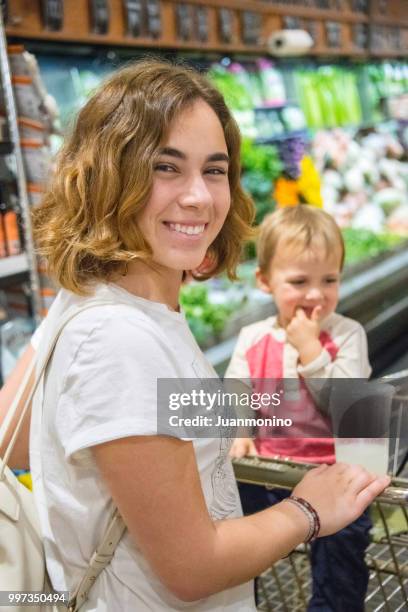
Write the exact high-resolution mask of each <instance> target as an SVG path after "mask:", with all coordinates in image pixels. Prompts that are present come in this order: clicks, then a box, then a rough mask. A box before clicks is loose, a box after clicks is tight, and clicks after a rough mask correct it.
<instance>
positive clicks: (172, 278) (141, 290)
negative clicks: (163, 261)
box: [114, 261, 183, 310]
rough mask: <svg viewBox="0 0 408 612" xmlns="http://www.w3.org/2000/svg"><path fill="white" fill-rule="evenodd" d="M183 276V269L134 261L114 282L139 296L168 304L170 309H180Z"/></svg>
mask: <svg viewBox="0 0 408 612" xmlns="http://www.w3.org/2000/svg"><path fill="white" fill-rule="evenodd" d="M182 276H183V273H182V272H181V271H177V270H169V269H166V270H164V269H163V268H161V267H160V266H156V265H154V264H150V263H148V262H144V261H133V262H131V263H129V264H128V269H127V272H126V274H125V275H123V276H118V277H117V278H115V280H114V282H115V284H116V285H119V287H122V288H123V289H126V291H129V293H133V294H134V295H137V296H138V297H141V298H144V299H145V300H150V301H151V302H159V303H161V304H166V306H168V307H169V308H170V310H178V309H179V291H180V286H181V281H182Z"/></svg>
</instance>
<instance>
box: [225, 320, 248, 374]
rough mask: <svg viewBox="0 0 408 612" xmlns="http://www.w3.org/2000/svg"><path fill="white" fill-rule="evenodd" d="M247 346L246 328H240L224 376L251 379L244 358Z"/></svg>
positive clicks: (246, 361)
mask: <svg viewBox="0 0 408 612" xmlns="http://www.w3.org/2000/svg"><path fill="white" fill-rule="evenodd" d="M247 347H248V341H247V334H246V330H245V329H242V330H241V332H240V334H239V336H238V340H237V343H236V345H235V348H234V352H233V353H232V357H231V360H230V362H229V364H228V367H227V370H226V372H225V378H238V379H239V380H244V381H248V380H250V379H251V373H250V370H249V365H248V360H247V358H246V351H247Z"/></svg>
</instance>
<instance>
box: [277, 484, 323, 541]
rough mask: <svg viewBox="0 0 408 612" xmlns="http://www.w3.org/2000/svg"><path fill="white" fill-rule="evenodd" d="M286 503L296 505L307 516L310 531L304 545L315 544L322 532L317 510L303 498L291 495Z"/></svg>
mask: <svg viewBox="0 0 408 612" xmlns="http://www.w3.org/2000/svg"><path fill="white" fill-rule="evenodd" d="M285 501H288V502H291V503H292V504H295V505H296V506H297V507H298V508H299V509H300V510H302V512H303V513H304V514H305V515H306V516H307V518H308V521H309V531H308V534H307V536H306V539H305V540H304V543H305V544H309V542H313V540H315V539H316V538H317V536H318V535H319V531H320V518H319V515H318V514H317V512H316V510H315V509H314V508H313V506H312V505H311V504H309V502H308V501H306V500H305V499H303V497H297V496H296V495H291V496H290V497H287V498H286V500H285Z"/></svg>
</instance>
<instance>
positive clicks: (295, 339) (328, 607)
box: [226, 205, 371, 612]
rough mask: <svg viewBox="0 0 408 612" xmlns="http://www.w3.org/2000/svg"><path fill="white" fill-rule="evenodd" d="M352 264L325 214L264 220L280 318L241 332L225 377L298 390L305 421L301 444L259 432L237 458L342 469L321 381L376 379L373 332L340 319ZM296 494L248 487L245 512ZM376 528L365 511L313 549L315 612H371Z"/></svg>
mask: <svg viewBox="0 0 408 612" xmlns="http://www.w3.org/2000/svg"><path fill="white" fill-rule="evenodd" d="M343 263H344V243H343V238H342V235H341V232H340V230H339V228H338V226H337V225H336V223H335V221H334V219H333V218H332V217H331V216H330V215H328V214H327V213H325V212H323V211H322V210H320V209H317V208H314V207H311V206H307V205H300V206H297V207H295V208H283V209H280V210H278V211H276V212H274V213H273V214H271V215H269V216H268V217H266V218H265V220H264V221H263V223H262V225H261V228H260V234H259V240H258V269H257V271H256V277H257V282H258V285H259V287H260V289H261V290H262V291H265V292H267V293H270V294H272V295H273V297H274V302H275V305H276V309H277V314H276V315H274V316H271V317H268V318H267V319H265V320H263V321H258V322H257V323H254V324H252V325H248V326H247V327H244V328H243V329H242V331H241V333H240V335H239V338H238V342H237V345H236V348H235V350H234V353H233V355H232V358H231V362H230V364H229V366H228V369H227V372H226V377H229V378H238V379H245V380H248V379H250V380H252V382H253V385H255V386H256V385H257V384H262V379H263V380H264V382H265V379H268V381H267V384H268V385H270V384H273V383H275V382H276V384H283V388H285V385H288V383H290V387H289V388H290V389H291V392H292V393H293V389H294V385H293V383H295V391H296V386H297V398H298V401H297V403H296V404H297V406H298V407H299V408H300V414H299V411H296V415H297V416H296V419H294V424H293V428H292V429H291V432H290V435H291V436H293V437H290V438H282V437H276V436H272V437H271V435H270V433H269V435H267V433H266V430H264V428H260V429H259V430H258V431H257V432H256V438H255V440H254V441H253V440H252V439H251V438H238V439H236V440H235V441H234V444H233V447H232V449H231V455H232V456H233V457H242V456H244V455H250V454H258V455H262V456H279V457H291V458H292V459H294V460H296V461H304V462H310V463H334V462H335V454H334V442H333V438H332V432H331V427H330V420H329V418H328V416H327V414H325V412H324V406H321V405H319V406H318V404H317V402H316V399H315V398H316V393H315V392H313V389H314V387H316V383H317V382H318V381H317V379H319V380H320V381H321V379H331V378H368V377H369V375H370V373H371V368H370V365H369V361H368V349H367V339H366V335H365V332H364V329H363V328H362V326H361V325H360V324H359V323H357V322H356V321H353V320H352V319H349V318H347V317H344V316H342V315H340V314H337V313H336V312H335V310H336V307H337V304H338V300H339V285H340V275H341V271H342V268H343ZM271 379H272V380H271ZM285 381H286V382H285ZM317 386H318V385H317ZM268 391H269V392H270V391H271V388H270V386H268ZM283 397H285V396H283ZM295 397H296V393H295ZM260 412H261V413H262V409H261V410H260ZM269 431H270V430H269ZM302 433H303V435H307V436H308V437H306V438H305V437H302ZM289 494H290V492H289V491H287V490H284V489H273V490H267V489H266V488H265V487H260V486H255V485H248V484H241V485H240V495H241V501H242V505H243V510H244V513H245V514H252V513H253V512H257V511H259V510H263V509H265V508H266V507H269V506H271V505H273V504H275V503H277V502H279V501H282V499H284V498H285V497H287V496H288V495H289ZM370 527H371V523H370V520H369V518H368V515H367V514H363V515H362V516H361V517H360V518H359V519H357V520H356V521H355V522H354V523H352V524H351V525H350V526H349V527H347V528H346V529H343V530H342V531H340V532H338V533H337V534H335V535H332V536H329V537H323V538H320V539H318V540H316V541H314V542H313V543H312V545H311V564H312V574H313V593H312V598H311V601H310V603H309V607H308V610H309V612H317V611H318V610H319V612H329V611H330V612H344V610H347V612H361V611H363V610H364V598H365V593H366V590H367V584H368V571H367V568H366V565H365V562H364V555H365V550H366V548H367V545H368V542H369V539H368V534H369V529H370Z"/></svg>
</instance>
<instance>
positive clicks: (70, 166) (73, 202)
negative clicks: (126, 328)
mask: <svg viewBox="0 0 408 612" xmlns="http://www.w3.org/2000/svg"><path fill="white" fill-rule="evenodd" d="M197 99H202V100H204V101H205V102H206V103H207V104H208V105H209V106H210V107H211V108H212V109H213V110H214V112H215V113H216V114H217V116H218V118H219V120H220V122H221V125H222V127H223V130H224V135H225V141H226V144H227V149H228V154H229V157H230V165H229V171H228V178H229V185H230V191H231V207H230V210H229V213H228V216H227V219H226V221H225V223H224V226H223V228H222V229H221V231H220V233H219V234H218V236H217V238H216V239H215V240H214V242H213V244H212V245H211V246H210V248H209V251H208V256H209V260H210V261H212V262H214V264H213V266H212V269H211V270H206V271H205V272H203V273H201V274H200V275H198V274H197V278H199V279H201V280H204V279H207V278H209V277H211V276H213V275H215V274H218V273H220V272H222V271H224V270H226V272H227V274H228V276H229V277H230V278H234V277H235V269H236V265H237V263H238V261H239V257H240V253H241V249H242V245H243V243H244V241H245V240H247V239H248V238H250V237H251V235H252V229H251V224H252V222H253V217H254V206H253V202H252V200H251V199H250V197H249V196H248V195H246V194H245V192H244V191H243V190H242V187H241V185H240V134H239V130H238V127H237V124H236V122H235V120H234V119H233V117H232V116H231V113H230V111H229V110H228V108H227V107H226V105H225V102H224V99H223V97H222V96H221V94H220V93H219V92H218V91H217V90H216V89H215V88H214V87H213V86H212V85H211V84H210V83H209V81H208V80H207V79H206V78H205V77H204V76H202V75H201V74H199V73H197V72H196V71H194V70H193V69H191V68H188V67H186V66H182V65H175V64H171V63H168V62H165V61H162V60H155V59H149V60H144V61H140V62H136V63H132V64H131V65H128V66H126V67H125V68H122V69H121V70H119V71H117V72H115V73H114V74H113V75H112V76H111V77H110V78H109V79H108V80H107V81H106V82H105V83H104V84H103V85H102V86H101V87H100V88H99V89H98V91H97V92H96V93H95V94H94V95H93V96H92V97H91V99H90V100H89V101H88V102H87V104H86V105H85V106H84V107H83V108H82V110H81V111H80V113H79V115H78V117H77V120H76V123H75V126H74V129H73V131H72V134H71V135H70V137H69V138H67V140H66V142H65V144H64V145H63V147H62V149H61V151H60V153H59V155H58V158H57V164H56V169H55V172H54V175H53V179H52V181H51V184H50V186H49V188H48V190H47V192H46V193H45V195H44V198H43V200H42V202H41V203H40V205H39V206H37V207H36V208H35V209H34V210H33V227H34V236H35V240H36V244H37V248H38V251H39V253H40V255H42V256H43V257H45V259H46V261H47V265H48V271H49V273H50V274H51V275H52V276H53V277H54V279H55V280H56V281H57V282H58V283H59V284H60V285H61V286H62V287H65V288H66V289H69V290H70V291H73V292H74V293H77V294H85V293H86V292H87V290H88V286H89V284H90V283H91V282H92V281H95V280H105V279H112V277H114V276H115V275H117V274H119V273H120V272H122V271H123V270H124V269H126V264H127V263H128V262H130V261H132V260H134V259H136V258H143V259H145V260H146V259H149V258H150V257H151V255H152V253H151V249H150V247H149V245H148V243H147V242H146V240H145V239H144V237H143V235H142V234H141V232H140V230H139V228H138V223H137V216H138V213H139V212H140V211H141V210H142V208H143V206H144V205H145V204H146V203H147V202H148V200H149V196H150V193H151V188H152V183H153V166H154V162H155V158H156V157H157V153H158V151H159V148H160V145H161V143H162V141H163V138H164V137H165V135H166V133H167V131H168V129H169V126H170V124H171V122H172V121H173V120H174V118H175V117H176V116H177V115H178V114H179V113H180V112H181V111H182V110H183V109H185V108H186V107H188V106H189V105H191V104H192V103H193V102H194V101H196V100H197Z"/></svg>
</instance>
